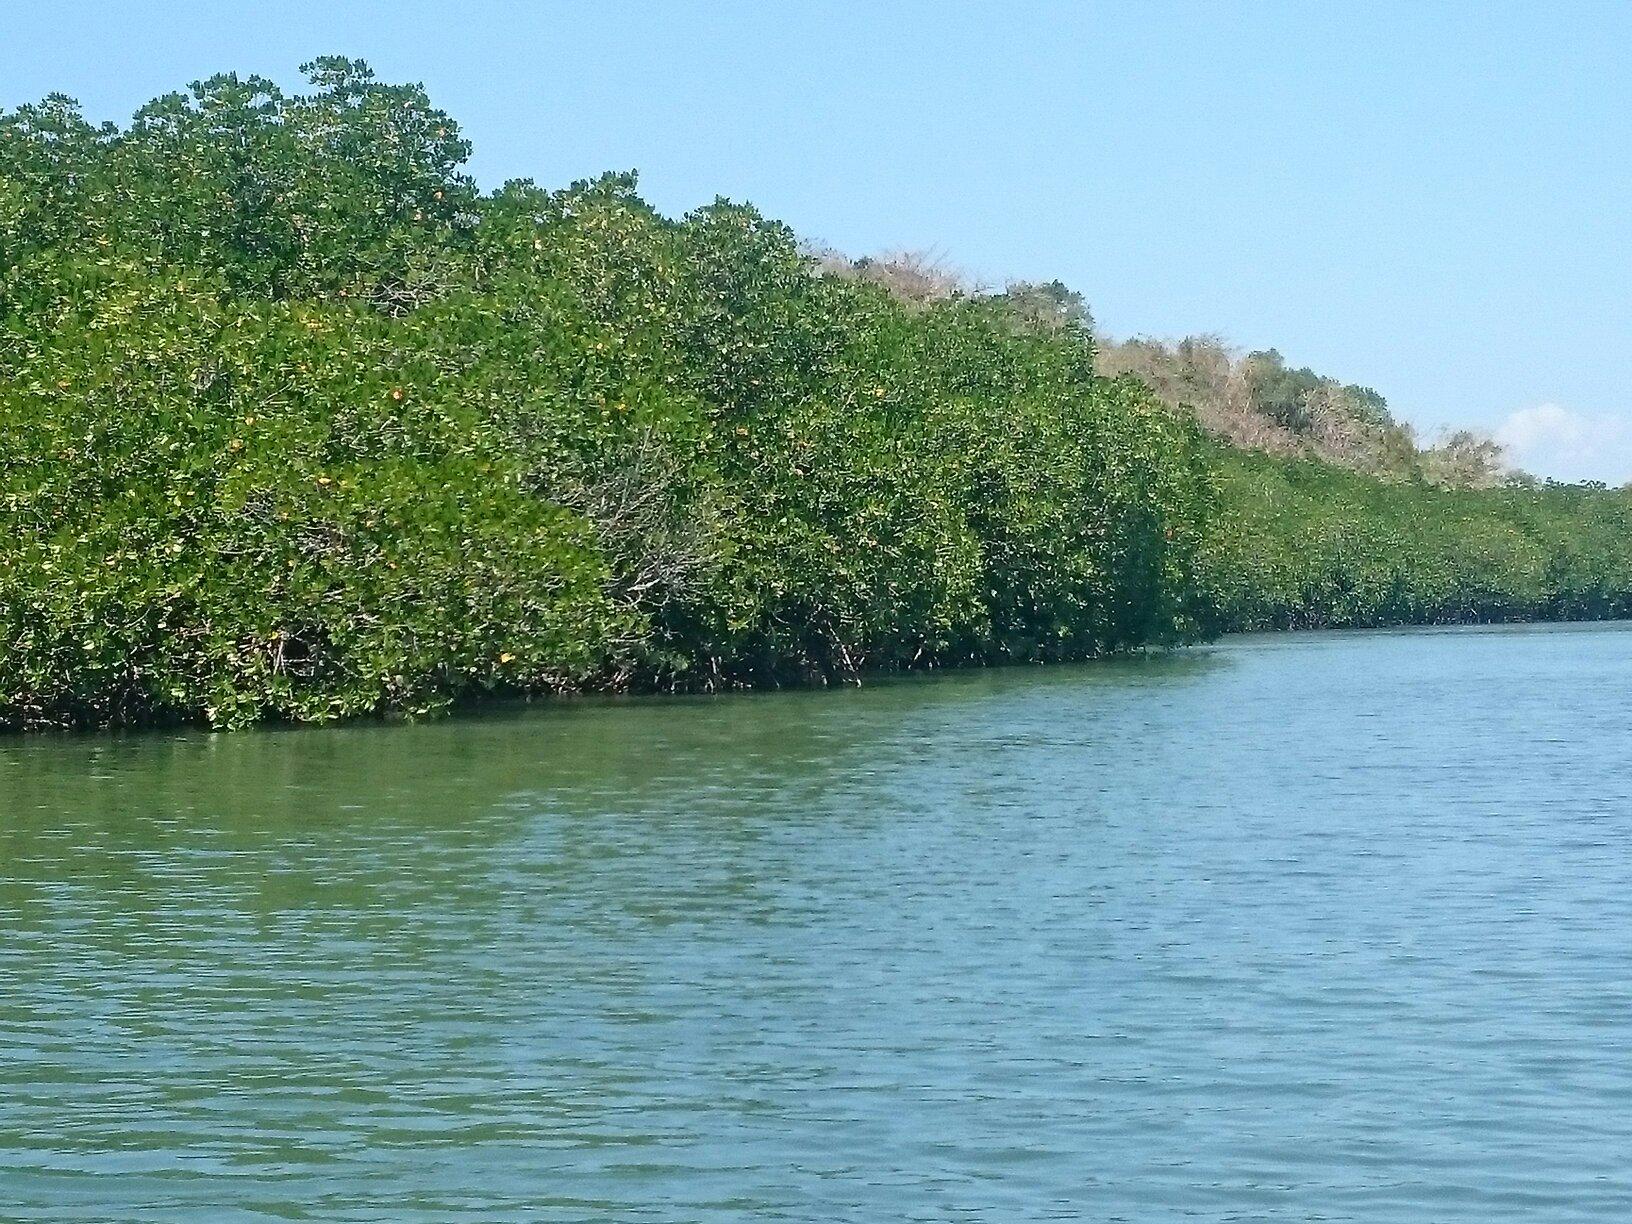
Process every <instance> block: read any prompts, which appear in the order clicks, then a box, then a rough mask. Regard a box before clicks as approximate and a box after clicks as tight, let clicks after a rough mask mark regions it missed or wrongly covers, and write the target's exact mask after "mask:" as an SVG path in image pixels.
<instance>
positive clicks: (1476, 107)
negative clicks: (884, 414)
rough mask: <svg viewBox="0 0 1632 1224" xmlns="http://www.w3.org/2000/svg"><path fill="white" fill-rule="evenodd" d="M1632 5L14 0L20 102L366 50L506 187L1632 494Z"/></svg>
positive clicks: (121, 94)
mask: <svg viewBox="0 0 1632 1224" xmlns="http://www.w3.org/2000/svg"><path fill="white" fill-rule="evenodd" d="M1629 47H1632V4H1627V3H1610V2H1607V0H1606V2H1602V3H1574V4H1568V3H1559V2H1557V0H1549V2H1548V3H1545V4H1537V3H1534V2H1531V3H1524V4H1520V3H1490V2H1486V3H1465V4H1464V3H1422V2H1418V3H1399V4H1388V3H1354V4H1339V3H1325V2H1316V0H1303V2H1293V3H1269V2H1263V3H1245V2H1243V3H1216V2H1206V3H1203V2H1199V0H1198V2H1196V3H1161V2H1157V0H1138V2H1137V3H1117V4H1101V3H1088V2H1075V3H1071V2H1064V0H1061V2H1058V3H1026V2H1023V0H1005V2H1004V3H1002V4H979V3H972V2H971V3H961V2H958V0H941V2H940V3H929V2H918V0H891V2H889V3H881V2H877V0H849V2H846V3H807V4H800V3H794V2H792V0H788V2H786V3H773V2H770V0H710V2H707V3H701V2H698V3H692V2H682V0H666V2H662V3H659V2H655V0H654V2H651V3H643V4H636V3H619V2H616V0H583V2H581V3H573V4H566V3H545V2H538V3H524V2H521V0H516V2H513V3H491V2H488V3H484V2H482V0H463V2H461V3H452V2H448V3H424V2H416V0H391V2H390V3H380V2H373V0H366V2H365V0H346V2H343V3H342V2H339V0H327V2H325V3H306V2H297V0H284V2H278V0H266V2H261V3H237V2H229V0H212V2H204V0H162V2H161V0H120V2H118V3H114V2H103V3H90V2H87V0H51V2H49V3H46V2H39V3H26V2H24V0H13V2H12V3H9V4H5V5H4V6H3V9H0V106H8V107H9V106H13V105H16V104H17V103H19V102H23V101H29V100H33V99H36V98H38V97H39V96H40V95H42V94H44V93H46V92H48V91H51V90H61V91H64V92H66V93H69V94H72V95H74V96H76V97H78V98H79V99H80V100H81V101H82V102H83V103H84V105H85V108H86V110H87V112H88V113H89V114H90V115H91V116H92V117H93V118H97V119H103V118H107V119H115V120H120V121H123V120H125V119H128V118H129V116H130V113H131V112H132V111H133V110H134V109H135V108H136V107H137V106H138V105H139V104H140V103H142V102H143V101H145V100H146V99H148V98H150V97H152V96H154V95H156V94H159V93H162V92H165V91H168V90H171V89H175V88H179V87H181V86H183V85H184V84H185V83H186V82H188V81H190V80H193V79H195V78H197V77H199V76H201V75H205V74H208V73H210V72H213V71H217V70H226V69H230V70H235V71H238V72H241V73H242V72H258V73H261V74H263V75H266V76H270V77H273V78H274V79H276V80H278V81H280V82H282V83H284V84H285V85H287V86H290V87H294V86H298V85H299V83H300V78H299V74H298V73H297V71H296V66H297V65H298V64H299V63H300V62H301V61H303V60H306V59H309V58H311V57H312V56H314V55H319V54H325V53H340V54H346V55H353V56H360V57H362V58H364V59H367V60H368V61H370V62H371V63H372V64H373V65H374V67H375V68H376V70H377V71H378V72H379V73H380V75H381V76H382V77H385V78H387V79H396V80H419V81H423V82H424V83H425V84H426V85H427V86H428V88H429V89H430V92H431V94H432V96H433V98H434V99H435V100H436V101H437V102H439V103H440V104H441V105H442V106H443V107H445V108H446V109H447V110H449V111H451V112H452V113H453V114H454V116H455V117H456V118H458V119H459V120H460V121H461V123H462V124H463V125H464V127H465V130H466V133H467V134H468V135H469V136H470V138H471V139H472V140H473V141H474V142H475V145H476V158H475V161H474V165H473V170H474V172H475V173H476V175H477V177H478V178H479V179H480V181H481V182H482V183H483V185H484V186H494V185H497V184H498V183H499V182H500V181H502V180H503V179H505V178H509V177H513V176H529V177H532V178H535V179H537V180H538V181H539V182H541V183H544V184H552V185H553V184H560V183H564V182H566V181H568V180H570V179H573V178H577V177H582V176H584V175H587V174H592V173H596V172H598V171H601V170H605V169H625V168H636V169H638V170H639V171H640V172H641V176H642V183H643V189H644V193H645V194H646V195H647V197H648V198H649V199H651V200H652V201H653V202H654V203H656V204H657V205H658V206H659V207H661V208H663V209H665V210H667V211H681V210H684V209H686V208H689V207H691V206H693V205H696V204H699V203H703V202H705V201H707V200H709V199H711V198H712V197H713V196H714V195H716V194H723V195H728V196H732V197H735V198H739V199H746V200H749V201H752V202H753V203H755V204H757V205H759V206H760V207H761V208H762V209H763V210H765V211H766V212H768V213H770V214H772V215H773V216H776V217H779V218H781V219H783V220H785V221H787V222H789V223H790V224H792V225H793V226H794V227H795V228H796V229H797V230H799V231H800V232H801V233H802V234H805V235H807V236H809V237H811V238H813V239H816V240H820V241H824V242H827V243H829V244H831V245H834V246H837V247H840V248H843V249H845V250H847V251H850V252H853V253H864V252H867V251H877V250H882V249H887V248H899V247H913V248H932V249H934V250H936V251H937V252H940V253H943V254H944V255H945V256H946V257H947V258H948V259H949V260H950V261H951V262H953V263H955V264H957V265H958V266H960V267H962V268H964V269H965V270H967V271H968V272H970V273H972V274H974V275H976V276H977V277H982V278H985V279H988V280H991V281H1001V280H1003V279H1005V278H1008V277H1022V278H1028V279H1036V278H1042V279H1048V278H1052V277H1055V276H1058V277H1059V278H1061V279H1062V280H1064V281H1066V282H1067V283H1069V284H1071V285H1072V286H1074V287H1076V288H1078V289H1081V290H1082V291H1083V292H1084V293H1085V294H1086V295H1087V297H1088V299H1089V300H1090V302H1091V303H1092V304H1093V308H1094V312H1095V314H1096V316H1097V318H1098V319H1099V321H1100V324H1101V326H1102V327H1103V328H1104V329H1105V330H1107V331H1109V332H1111V333H1112V334H1116V335H1126V334H1130V333H1147V334H1153V335H1178V334H1182V333H1184V332H1191V331H1213V332H1218V333H1221V334H1223V335H1224V336H1225V337H1226V338H1228V339H1229V340H1230V341H1232V342H1233V343H1236V344H1239V345H1241V346H1243V347H1251V348H1256V347H1266V346H1269V345H1274V346H1276V347H1278V348H1280V349H1281V350H1282V352H1284V353H1285V354H1287V356H1288V357H1289V359H1291V360H1292V361H1293V362H1294V363H1295V364H1308V365H1312V366H1313V367H1315V368H1316V369H1317V370H1320V371H1322V372H1324V373H1330V374H1333V375H1336V376H1338V377H1341V378H1343V379H1345V380H1347V381H1355V382H1362V383H1367V384H1369V385H1372V386H1374V387H1376V388H1377V389H1378V390H1379V391H1381V392H1382V393H1383V394H1384V395H1386V396H1387V397H1388V399H1389V401H1390V402H1391V403H1392V404H1393V406H1394V407H1395V409H1396V411H1397V412H1398V413H1399V414H1400V415H1401V416H1403V417H1404V418H1406V419H1408V420H1410V421H1412V422H1413V423H1414V424H1416V425H1417V426H1418V427H1419V428H1421V429H1423V430H1425V431H1428V430H1432V429H1433V428H1434V427H1435V426H1439V425H1478V426H1483V427H1485V428H1487V429H1502V430H1504V431H1505V435H1506V436H1507V437H1508V438H1509V439H1510V440H1513V441H1516V442H1519V443H1521V444H1522V447H1521V451H1522V453H1521V456H1520V457H1521V458H1522V459H1524V460H1525V461H1526V462H1527V465H1528V466H1531V467H1532V468H1534V469H1536V470H1540V471H1543V472H1546V473H1548V474H1553V475H1559V476H1563V477H1596V478H1601V479H1606V480H1612V481H1616V482H1619V481H1623V480H1626V479H1629V478H1632V286H1629V284H1628V275H1627V273H1628V270H1629V269H1632V258H1629V256H1632V208H1629V207H1628V203H1629V201H1632V192H1629V190H1628V188H1629V187H1632V131H1629V128H1632V57H1629V55H1628V51H1627V49H1628V48H1629Z"/></svg>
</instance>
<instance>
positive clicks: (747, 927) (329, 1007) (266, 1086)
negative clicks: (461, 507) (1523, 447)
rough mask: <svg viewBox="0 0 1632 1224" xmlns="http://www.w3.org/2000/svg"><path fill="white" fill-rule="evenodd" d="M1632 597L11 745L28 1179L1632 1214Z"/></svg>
mask: <svg viewBox="0 0 1632 1224" xmlns="http://www.w3.org/2000/svg"><path fill="white" fill-rule="evenodd" d="M1629 756H1632V630H1629V629H1628V628H1626V627H1624V626H1608V627H1604V626H1599V627H1560V628H1552V629H1518V630H1474V631H1467V630H1462V631H1440V632H1404V633H1385V634H1346V635H1338V634H1310V635H1292V636H1285V637H1264V638H1252V639H1240V640H1237V641H1234V642H1230V643H1228V644H1225V645H1223V646H1220V647H1217V648H1213V649H1209V650H1204V651H1195V652H1191V653H1186V654H1182V655H1175V656H1170V657H1166V658H1157V659H1151V660H1144V661H1139V660H1133V661H1126V662H1118V663H1113V664H1106V665H1097V666H1083V667H1061V668H1055V669H1044V670H1014V671H1001V672H987V673H968V674H960V675H949V676H944V677H938V678H935V679H931V680H926V681H912V682H903V683H892V684H881V685H877V686H873V687H869V688H865V689H862V690H860V691H843V692H822V693H798V694H773V695H762V696H748V697H733V698H727V699H717V700H680V701H650V702H638V703H582V704H568V705H560V706H555V707H551V708H537V709H533V710H528V711H521V712H510V713H504V714H495V715H492V716H487V717H481V718H466V719H459V720H454V721H448V722H443V723H438V724H435V725H429V726H422V727H365V728H352V729H343V730H331V731H316V732H284V733H277V732H272V733H256V734H243V735H236V736H215V737H211V736H206V735H201V734H185V735H154V736H134V737H127V738H119V739H112V738H87V739H73V740H62V739H59V740H30V741H16V740H13V741H7V742H3V743H0V1219H7V1220H13V1219H15V1220H210V1221H215V1220H245V1219H316V1220H391V1221H400V1220H427V1221H429V1220H457V1219H470V1220H475V1219H482V1220H512V1219H514V1220H520V1219H526V1220H547V1221H594V1222H606V1224H611V1222H613V1221H619V1222H622V1221H693V1220H707V1221H713V1220H721V1221H742V1222H747V1221H766V1220H770V1221H776V1220H798V1221H841V1220H855V1221H883V1220H891V1221H898V1220H923V1221H946V1220H955V1221H962V1220H968V1221H975V1220H979V1221H1011V1220H1043V1219H1056V1220H1078V1219H1090V1220H1117V1219H1122V1220H1179V1219H1185V1220H1192V1219H1200V1220H1300V1221H1301V1220H1310V1219H1321V1220H1355V1221H1381V1220H1399V1221H1420V1220H1446V1221H1464V1220H1465V1221H1488V1220H1491V1219H1513V1218H1523V1219H1526V1220H1544V1221H1555V1220H1556V1221H1565V1220H1606V1221H1608V1220H1624V1219H1627V1218H1632V1163H1629V1159H1628V1158H1629V1157H1632V764H1629Z"/></svg>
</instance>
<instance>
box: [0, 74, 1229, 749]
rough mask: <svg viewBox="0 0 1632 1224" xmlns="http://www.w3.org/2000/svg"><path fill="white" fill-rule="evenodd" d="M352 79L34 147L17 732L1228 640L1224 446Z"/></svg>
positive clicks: (5, 337) (70, 130)
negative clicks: (1219, 477) (1220, 484)
mask: <svg viewBox="0 0 1632 1224" xmlns="http://www.w3.org/2000/svg"><path fill="white" fill-rule="evenodd" d="M311 78H312V92H310V93H309V94H305V95H300V96H286V95H284V94H282V93H281V92H280V91H279V90H278V88H277V87H276V86H275V85H273V84H271V83H270V82H266V81H262V80H259V79H253V78H251V79H247V80H240V79H238V78H235V77H230V76H226V77H216V78H212V79H210V80H208V81H204V82H200V83H198V84H196V85H195V86H193V87H192V90H191V92H190V93H189V94H187V95H179V94H178V95H172V96H168V97H165V98H161V99H159V100H157V101H156V102H154V103H152V104H151V105H149V106H148V107H146V108H144V109H143V111H142V112H141V113H140V114H139V115H138V116H137V118H136V120H135V122H134V123H133V124H132V125H131V126H130V127H129V128H128V129H124V130H117V129H113V128H111V127H105V128H93V127H91V126H90V125H88V124H86V123H84V121H83V120H82V119H81V118H80V117H79V115H78V112H77V110H76V108H75V107H74V106H73V104H72V103H71V102H69V101H68V100H66V99H63V98H51V99H47V100H46V102H44V103H42V104H41V105H40V106H37V107H25V108H22V109H21V110H19V111H16V112H13V113H11V114H7V115H3V116H0V448H3V451H4V454H5V457H6V463H5V465H4V467H3V468H0V725H4V726H8V727H12V728H35V727H52V726H56V727H79V726H105V725H122V724H139V723H148V722H155V721H184V720H200V721H205V722H208V723H210V724H212V725H217V726H240V725H244V724H246V723H250V722H253V721H256V720H261V719H281V720H290V721H321V720H326V719H333V718H341V717H348V716H355V715H362V714H377V713H399V714H406V715H416V714H422V713H425V712H429V711H432V710H435V709H438V708H441V707H444V706H446V705H448V704H449V703H452V702H456V701H459V700H462V699H464V698H466V697H469V696H473V695H478V694H482V693H491V692H513V693H526V692H552V691H562V690H569V689H580V688H590V687H603V688H604V687H611V688H626V687H654V686H660V687H675V688H679V687H685V688H708V687H720V686H728V685H735V684H748V683H780V682H784V681H812V680H815V681H826V680H832V679H840V678H848V677H852V676H854V675H856V674H857V673H858V672H859V671H861V670H862V669H864V668H873V667H894V666H909V665H919V666H926V665H936V664H952V663H962V662H971V661H979V662H988V661H999V660H1009V659H1047V658H1072V657H1083V656H1088V655H1094V654H1098V653H1101V652H1104V651H1108V650H1114V649H1120V648H1125V647H1130V646H1139V645H1144V644H1148V643H1157V642H1169V641H1183V640H1188V639H1190V638H1192V637H1194V636H1195V635H1196V634H1197V633H1198V632H1199V629H1200V625H1201V623H1202V621H1203V620H1204V619H1205V616H1206V609H1205V608H1203V607H1202V606H1201V604H1200V603H1199V602H1198V590H1199V587H1198V584H1197V583H1196V581H1195V577H1194V571H1195V558H1196V555H1197V551H1198V549H1199V548H1200V546H1201V543H1202V539H1203V531H1204V524H1205V521H1206V513H1207V507H1208V501H1209V498H1210V496H1211V494H1210V488H1211V486H1210V484H1209V482H1208V479H1207V476H1206V471H1205V469H1204V466H1203V462H1202V450H1201V446H1202V444H1201V440H1200V436H1199V434H1198V433H1197V431H1196V429H1195V428H1194V426H1193V425H1191V424H1190V423H1189V422H1188V421H1187V420H1186V419H1185V418H1183V417H1182V416H1181V415H1180V414H1176V413H1173V412H1171V411H1169V410H1168V409H1166V408H1165V407H1163V406H1162V405H1160V404H1159V403H1157V402H1156V401H1155V400H1154V399H1153V398H1152V397H1151V395H1150V394H1149V393H1148V392H1147V391H1146V390H1145V389H1144V388H1143V387H1141V386H1139V385H1138V384H1135V383H1132V382H1111V381H1107V380H1105V379H1102V378H1100V377H1098V376H1097V375H1096V373H1095V371H1094V369H1093V353H1092V348H1091V346H1090V345H1089V344H1086V343H1084V342H1083V337H1082V335H1081V334H1079V333H1081V331H1082V328H1081V326H1080V325H1077V324H1070V325H1068V326H1064V327H1035V326H1026V325H1021V326H1017V325H1016V323H1017V313H1016V311H1015V309H1014V308H1013V307H1012V305H1011V304H1005V303H1004V302H1003V301H1002V300H1001V299H978V300H977V299H965V298H959V297H951V298H948V299H946V300H940V301H935V302H929V303H925V304H923V305H922V306H921V307H920V306H913V307H908V306H904V305H903V304H902V303H900V302H899V301H898V300H896V299H895V298H894V297H892V296H891V295H890V294H889V293H888V292H887V291H886V290H885V289H883V288H881V287H880V286H878V285H876V284H873V283H869V282H867V281H865V280H859V279H857V278H854V277H839V276H821V275H816V274H815V273H814V271H813V268H812V266H811V264H810V261H809V260H808V259H807V258H806V257H805V256H804V255H803V254H801V252H800V250H799V247H798V246H797V244H796V243H795V241H794V238H793V235H792V234H791V233H789V232H788V230H787V229H786V228H785V227H783V226H780V225H777V224H775V223H773V222H769V221H767V220H765V219H764V218H762V217H760V216H759V215H758V214H757V213H755V212H754V211H753V210H752V209H749V208H745V207H741V206H738V205H733V204H730V203H727V202H724V201H720V202H717V203H715V204H713V205H710V206H708V207H706V208H703V209H699V210H698V211H697V212H695V213H693V214H691V215H690V216H687V217H685V218H682V219H680V220H678V221H675V220H668V219H665V218H663V217H660V216H658V215H657V214H656V213H654V212H653V211H652V210H651V209H650V208H649V207H648V206H647V205H646V204H644V203H643V202H642V201H641V200H640V199H639V198H638V196H636V194H635V191H634V181H633V177H632V176H629V175H611V176H607V177H605V178H603V179H600V180H596V181H593V182H587V183H579V184H575V185H574V186H573V187H571V188H569V189H567V190H566V191H562V192H546V191H542V190H540V189H538V188H536V187H534V186H532V185H531V184H528V183H512V184H508V185H506V186H505V187H504V188H503V189H501V190H500V191H498V192H496V193H494V194H493V195H491V196H481V195H479V194H478V193H477V192H476V191H475V190H474V188H473V186H472V185H471V183H470V182H469V180H468V179H467V178H466V177H465V176H464V175H463V173H462V171H461V168H460V167H461V165H462V162H463V159H464V157H465V155H466V152H467V149H466V147H465V145H464V143H463V141H462V140H461V139H460V137H459V135H458V130H457V127H456V126H455V125H454V124H453V123H452V121H451V120H449V119H448V118H447V117H446V116H445V115H443V114H441V113H440V112H439V111H437V110H435V109H434V108H433V107H431V106H430V105H429V103H428V102H427V100H426V99H425V97H424V95H423V93H422V92H421V91H420V90H419V89H417V88H416V87H404V86H387V85H382V84H379V83H378V82H376V81H374V80H373V78H372V76H371V74H370V73H369V72H368V70H367V69H366V68H365V67H364V66H362V65H360V64H356V63H353V62H349V61H344V60H324V61H319V62H318V63H317V64H315V65H313V66H311ZM1056 305H1057V306H1058V307H1059V308H1060V309H1063V310H1066V311H1068V312H1069V310H1070V309H1071V302H1070V301H1069V300H1066V299H1063V298H1062V299H1061V300H1060V301H1059V302H1058V303H1056ZM1068 323H1069V321H1068ZM1055 333H1058V334H1055Z"/></svg>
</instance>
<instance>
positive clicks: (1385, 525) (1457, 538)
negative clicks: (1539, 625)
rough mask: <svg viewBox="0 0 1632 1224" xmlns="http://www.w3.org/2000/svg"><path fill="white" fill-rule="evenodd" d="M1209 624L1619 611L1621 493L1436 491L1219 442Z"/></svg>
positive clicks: (1624, 570)
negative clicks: (1380, 480)
mask: <svg viewBox="0 0 1632 1224" xmlns="http://www.w3.org/2000/svg"><path fill="white" fill-rule="evenodd" d="M1214 471H1215V472H1216V473H1217V476H1218V480H1219V498H1220V504H1221V513H1220V514H1219V515H1218V516H1217V517H1216V519H1215V522H1214V530H1213V531H1212V533H1211V534H1210V537H1209V540H1208V543H1207V547H1206V549H1205V555H1204V560H1203V564H1202V573H1203V575H1204V578H1203V581H1204V583H1205V585H1206V586H1207V587H1208V591H1209V596H1208V603H1209V604H1210V605H1211V606H1212V607H1213V609H1214V614H1215V616H1216V617H1217V619H1216V620H1215V621H1214V622H1213V628H1215V629H1220V630H1231V629H1288V628H1290V629H1296V628H1312V627H1350V626H1365V625H1394V624H1435V623H1452V622H1467V621H1513V620H1520V621H1522V620H1550V619H1597V618H1605V617H1624V616H1628V615H1632V549H1629V548H1628V546H1627V541H1628V540H1629V539H1632V494H1628V493H1627V492H1626V491H1624V490H1608V489H1603V488H1592V487H1582V486H1564V485H1550V486H1535V487H1525V486H1518V485H1515V486H1509V487H1503V488H1491V489H1448V488H1443V487H1437V486H1434V485H1431V484H1427V483H1421V482H1411V483H1405V482H1399V483H1387V484H1385V483H1382V482H1379V481H1376V480H1372V479H1369V478H1367V477H1365V476H1361V475H1359V474H1357V473H1354V472H1351V471H1347V470H1345V469H1342V468H1339V467H1335V466H1332V465H1329V464H1324V463H1318V462H1314V461H1310V460H1301V461H1300V460H1285V459H1277V458H1273V457H1271V456H1268V455H1262V454H1256V453H1252V452H1247V451H1241V450H1235V449H1233V448H1227V447H1223V446H1220V447H1219V449H1218V452H1217V455H1216V458H1215V463H1214Z"/></svg>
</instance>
